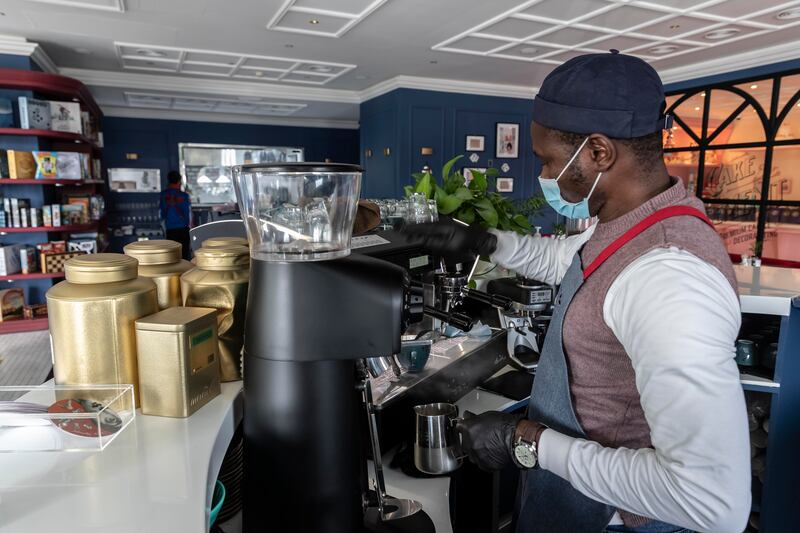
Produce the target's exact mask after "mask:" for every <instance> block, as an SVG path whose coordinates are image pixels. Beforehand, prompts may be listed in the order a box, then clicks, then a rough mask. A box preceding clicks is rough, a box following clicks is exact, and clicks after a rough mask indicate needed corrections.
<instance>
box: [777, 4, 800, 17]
mask: <svg viewBox="0 0 800 533" xmlns="http://www.w3.org/2000/svg"><path fill="white" fill-rule="evenodd" d="M775 18H776V19H778V20H791V19H796V18H800V7H796V8H794V9H787V10H786V11H781V12H780V13H778V14H777V15H775Z"/></svg>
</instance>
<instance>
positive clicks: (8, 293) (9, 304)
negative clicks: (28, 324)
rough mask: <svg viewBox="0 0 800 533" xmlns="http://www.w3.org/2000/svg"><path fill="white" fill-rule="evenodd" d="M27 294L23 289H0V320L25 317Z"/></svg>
mask: <svg viewBox="0 0 800 533" xmlns="http://www.w3.org/2000/svg"><path fill="white" fill-rule="evenodd" d="M24 307H25V294H24V293H23V292H22V289H4V290H1V291H0V322H6V321H8V320H22V318H24V313H23V308H24Z"/></svg>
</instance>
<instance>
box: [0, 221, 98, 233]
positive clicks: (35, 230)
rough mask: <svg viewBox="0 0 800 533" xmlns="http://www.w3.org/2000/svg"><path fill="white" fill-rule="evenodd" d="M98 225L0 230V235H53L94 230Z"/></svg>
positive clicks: (93, 223)
mask: <svg viewBox="0 0 800 533" xmlns="http://www.w3.org/2000/svg"><path fill="white" fill-rule="evenodd" d="M97 225H98V223H97V222H92V223H90V224H75V225H73V226H37V227H35V228H0V235H2V234H3V233H51V232H52V233H55V232H67V231H87V230H90V229H96V228H97Z"/></svg>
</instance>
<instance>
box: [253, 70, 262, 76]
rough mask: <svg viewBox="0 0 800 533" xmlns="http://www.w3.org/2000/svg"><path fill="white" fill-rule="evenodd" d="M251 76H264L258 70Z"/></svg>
mask: <svg viewBox="0 0 800 533" xmlns="http://www.w3.org/2000/svg"><path fill="white" fill-rule="evenodd" d="M253 74H255V75H256V76H263V75H264V73H263V72H262V71H260V70H257V71H255V72H253Z"/></svg>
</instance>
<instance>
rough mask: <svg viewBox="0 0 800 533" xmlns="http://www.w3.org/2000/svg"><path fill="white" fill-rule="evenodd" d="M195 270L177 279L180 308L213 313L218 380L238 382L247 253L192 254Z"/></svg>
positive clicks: (209, 250)
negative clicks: (193, 308) (215, 320)
mask: <svg viewBox="0 0 800 533" xmlns="http://www.w3.org/2000/svg"><path fill="white" fill-rule="evenodd" d="M194 257H195V261H196V267H195V268H193V269H192V270H190V271H188V272H185V273H183V274H182V275H181V294H182V296H183V305H185V306H187V307H211V308H214V309H216V310H217V335H218V337H219V355H220V376H221V379H222V381H223V382H224V381H236V380H238V379H242V374H241V368H240V359H241V352H242V346H243V344H244V315H245V309H246V307H247V286H248V282H249V281H250V252H249V250H248V249H247V248H246V247H244V246H228V247H226V248H205V247H203V248H200V249H199V250H195V254H194Z"/></svg>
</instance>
